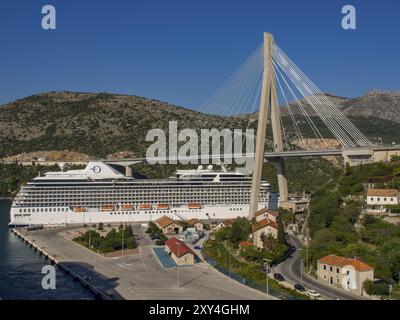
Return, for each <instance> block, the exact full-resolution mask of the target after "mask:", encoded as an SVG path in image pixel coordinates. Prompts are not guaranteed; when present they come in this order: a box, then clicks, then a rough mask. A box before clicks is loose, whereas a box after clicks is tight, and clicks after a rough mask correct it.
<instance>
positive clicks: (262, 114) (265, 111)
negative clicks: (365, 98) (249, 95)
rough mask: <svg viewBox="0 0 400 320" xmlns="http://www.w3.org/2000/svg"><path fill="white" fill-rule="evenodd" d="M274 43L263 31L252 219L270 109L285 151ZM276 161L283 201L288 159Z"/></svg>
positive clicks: (279, 143) (275, 132)
mask: <svg viewBox="0 0 400 320" xmlns="http://www.w3.org/2000/svg"><path fill="white" fill-rule="evenodd" d="M273 44H274V37H273V35H272V34H270V33H267V32H265V33H264V71H263V81H262V89H261V98H260V111H259V116H258V129H257V137H256V150H255V151H256V152H255V159H254V167H253V180H252V187H251V195H250V212H249V218H250V219H252V218H253V217H254V215H255V213H256V212H257V210H258V202H259V193H260V184H261V176H262V169H263V164H264V151H265V150H264V149H265V137H266V133H267V123H268V117H269V112H270V111H271V126H272V135H273V142H274V151H275V152H282V151H283V142H282V128H281V122H280V110H279V103H278V97H277V94H276V75H275V71H274V68H273ZM274 162H275V164H276V166H277V170H278V184H279V194H280V200H281V202H286V201H287V200H288V187H287V178H286V170H285V160H284V159H283V158H279V157H277V158H275V159H274Z"/></svg>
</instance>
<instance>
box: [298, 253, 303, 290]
mask: <svg viewBox="0 0 400 320" xmlns="http://www.w3.org/2000/svg"><path fill="white" fill-rule="evenodd" d="M302 251H303V249H302V248H299V252H300V254H299V255H301V252H302ZM300 284H301V285H303V258H302V257H301V256H300Z"/></svg>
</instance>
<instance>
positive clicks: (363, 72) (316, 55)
mask: <svg viewBox="0 0 400 320" xmlns="http://www.w3.org/2000/svg"><path fill="white" fill-rule="evenodd" d="M45 4H52V5H55V6H56V9H57V30H55V31H44V30H43V29H42V28H41V19H42V14H41V8H42V6H43V5H45ZM345 4H353V5H354V6H355V7H356V9H357V30H356V31H344V30H343V29H342V28H341V18H342V14H341V8H342V6H343V5H345ZM263 31H270V32H272V33H274V34H275V38H276V42H277V43H278V45H279V46H280V47H281V48H282V49H284V50H285V52H286V53H287V54H288V55H289V56H290V57H291V58H292V59H293V60H294V61H295V62H296V63H297V64H298V65H299V66H300V67H301V68H302V69H303V71H305V73H306V74H307V75H309V76H310V78H311V79H312V80H313V81H314V82H316V84H317V85H318V86H319V87H320V88H321V89H322V90H323V91H326V92H331V93H334V94H337V95H342V96H350V97H354V96H357V95H361V94H363V93H365V92H366V91H368V90H370V89H373V88H377V89H387V90H399V89H400V82H399V75H400V62H399V57H400V41H399V38H400V37H399V33H400V2H399V1H398V0H380V1H378V0H363V1H359V0H346V1H341V0H329V1H327V0H318V1H317V0H303V1H300V0H296V1H295V0H276V1H270V0H260V1H259V0H254V1H252V0H246V1H244V0H243V1H237V0H214V1H209V0H201V1H199V0H196V1H192V0H168V1H165V0H145V1H144V0H142V1H135V0H130V1H128V0H113V1H94V0H81V1H78V0H63V1H55V0H45V1H35V0H12V1H11V0H2V1H1V3H0V41H1V42H0V43H1V46H0V103H5V102H8V101H12V100H14V99H17V98H21V97H24V96H27V95H31V94H36V93H40V92H44V91H52V90H68V91H85V92H86V91H95V92H113V93H124V94H132V95H140V96H145V97H150V98H155V99H160V100H163V101H168V102H170V103H174V104H178V105H182V106H185V107H189V108H196V107H197V106H199V105H201V104H202V103H203V102H205V100H206V99H207V98H208V97H209V96H210V95H211V94H212V93H213V92H214V91H215V90H216V89H217V88H218V87H219V86H220V84H221V83H222V82H224V80H226V79H227V78H228V77H229V76H230V75H231V73H232V72H233V71H234V70H235V69H236V68H237V67H238V66H239V65H240V64H241V63H242V61H243V60H244V59H245V58H246V57H247V56H248V55H249V54H250V53H251V52H253V50H254V49H255V48H256V47H257V46H258V45H259V44H260V43H261V42H262V33H263Z"/></svg>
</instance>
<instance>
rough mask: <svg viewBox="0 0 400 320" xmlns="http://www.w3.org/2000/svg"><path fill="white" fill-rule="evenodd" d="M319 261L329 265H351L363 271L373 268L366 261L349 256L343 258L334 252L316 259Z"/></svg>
mask: <svg viewBox="0 0 400 320" xmlns="http://www.w3.org/2000/svg"><path fill="white" fill-rule="evenodd" d="M318 262H319V263H323V264H327V265H331V266H338V267H344V266H348V265H350V266H353V267H354V269H356V270H357V271H360V272H363V271H371V270H374V268H372V267H371V266H369V265H367V264H366V263H364V262H362V261H360V260H358V259H350V258H344V257H340V256H336V255H334V254H330V255H328V256H326V257H323V258H321V259H319V260H318Z"/></svg>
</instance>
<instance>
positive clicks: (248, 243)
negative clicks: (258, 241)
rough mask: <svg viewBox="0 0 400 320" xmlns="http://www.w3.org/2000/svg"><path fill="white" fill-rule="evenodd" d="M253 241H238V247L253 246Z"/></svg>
mask: <svg viewBox="0 0 400 320" xmlns="http://www.w3.org/2000/svg"><path fill="white" fill-rule="evenodd" d="M253 246H254V243H253V242H250V241H242V242H240V243H239V247H241V248H244V247H253Z"/></svg>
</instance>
